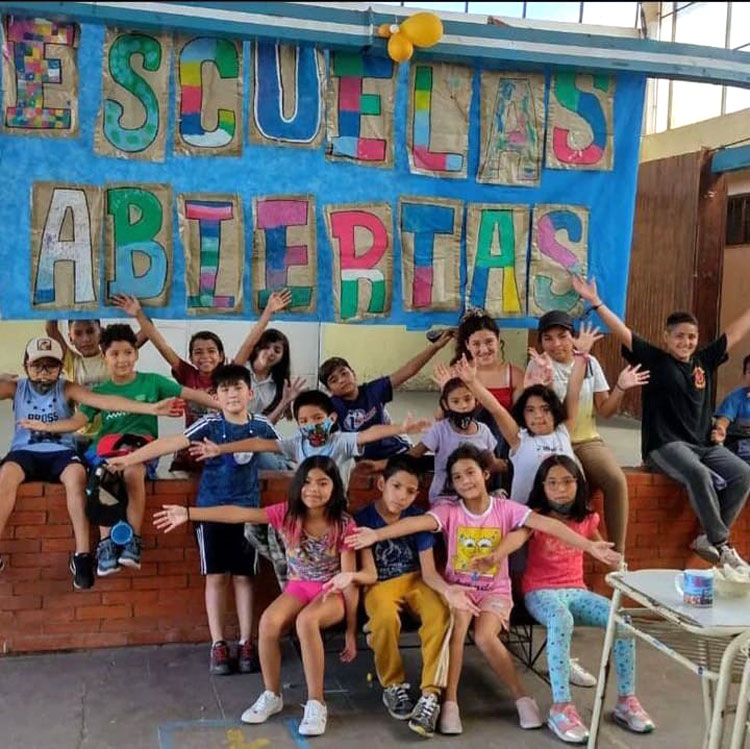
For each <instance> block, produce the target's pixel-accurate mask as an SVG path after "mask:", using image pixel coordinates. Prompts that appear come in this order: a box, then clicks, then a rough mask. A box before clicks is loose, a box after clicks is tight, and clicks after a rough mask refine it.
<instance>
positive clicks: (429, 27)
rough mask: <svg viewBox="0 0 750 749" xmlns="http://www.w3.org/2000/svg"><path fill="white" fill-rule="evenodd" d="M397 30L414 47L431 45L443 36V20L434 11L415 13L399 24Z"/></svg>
mask: <svg viewBox="0 0 750 749" xmlns="http://www.w3.org/2000/svg"><path fill="white" fill-rule="evenodd" d="M399 32H400V33H401V34H403V35H404V36H405V37H406V38H407V39H408V40H409V41H410V42H411V43H412V44H413V45H414V46H415V47H432V45H433V44H437V43H438V42H439V41H440V39H441V38H442V36H443V22H442V21H441V20H440V17H439V16H436V15H435V14H434V13H415V14H414V15H413V16H409V18H407V19H406V20H405V21H404V22H403V23H402V24H401V26H400V28H399Z"/></svg>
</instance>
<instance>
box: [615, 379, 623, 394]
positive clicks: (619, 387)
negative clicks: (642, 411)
mask: <svg viewBox="0 0 750 749" xmlns="http://www.w3.org/2000/svg"><path fill="white" fill-rule="evenodd" d="M613 390H621V391H622V392H623V393H624V392H625V388H624V387H622V386H621V385H620V383H619V382H616V383H615V386H614V388H613Z"/></svg>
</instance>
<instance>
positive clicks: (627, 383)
mask: <svg viewBox="0 0 750 749" xmlns="http://www.w3.org/2000/svg"><path fill="white" fill-rule="evenodd" d="M649 377H651V372H649V371H648V370H647V369H644V370H643V371H641V365H640V364H636V365H635V366H634V367H625V369H623V370H622V372H620V375H619V377H618V378H617V387H618V388H620V390H630V388H637V387H643V385H646V384H648V380H649Z"/></svg>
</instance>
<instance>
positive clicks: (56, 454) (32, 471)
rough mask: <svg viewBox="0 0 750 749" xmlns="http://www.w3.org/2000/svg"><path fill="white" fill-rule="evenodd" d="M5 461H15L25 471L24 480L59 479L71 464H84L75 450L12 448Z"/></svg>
mask: <svg viewBox="0 0 750 749" xmlns="http://www.w3.org/2000/svg"><path fill="white" fill-rule="evenodd" d="M3 463H15V464H16V465H17V466H19V467H20V468H21V470H22V471H23V473H24V481H59V480H60V475H61V474H62V472H63V471H64V470H65V469H66V468H67V467H68V466H69V465H71V464H75V463H77V464H78V465H83V464H82V463H81V459H80V458H79V457H78V456H77V455H76V454H75V452H74V451H73V450H67V449H66V450H11V451H10V452H9V453H8V454H7V455H6V456H5V457H4V458H3Z"/></svg>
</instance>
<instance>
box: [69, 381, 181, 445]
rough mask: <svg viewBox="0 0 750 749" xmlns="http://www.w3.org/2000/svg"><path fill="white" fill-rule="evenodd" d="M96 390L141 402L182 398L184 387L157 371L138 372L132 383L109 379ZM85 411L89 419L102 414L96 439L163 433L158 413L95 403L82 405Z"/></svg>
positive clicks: (95, 390) (82, 409)
mask: <svg viewBox="0 0 750 749" xmlns="http://www.w3.org/2000/svg"><path fill="white" fill-rule="evenodd" d="M93 390H94V392H95V393H100V394H101V395H119V396H121V397H123V398H130V399H131V400H135V401H140V402H141V403H158V402H159V401H160V400H163V399H164V398H176V397H178V396H179V395H180V393H181V392H182V386H181V385H178V384H177V383H176V382H175V381H174V380H170V379H168V378H167V377H162V376H161V375H158V374H154V373H153V372H137V373H136V375H135V377H134V378H133V380H132V381H131V382H126V383H124V384H122V385H118V384H115V383H114V382H112V380H107V382H104V383H102V384H101V385H97V386H96V387H95V388H94V389H93ZM81 411H82V412H83V413H84V414H85V415H86V416H87V417H88V418H89V420H91V419H93V418H94V416H96V415H97V414H101V418H102V425H101V428H100V430H99V432H98V434H97V435H96V440H95V442H98V441H99V440H100V439H101V438H102V437H104V436H105V435H106V434H140V435H143V436H146V437H153V438H156V437H158V436H159V421H158V418H157V417H156V416H151V415H149V414H132V413H127V412H125V411H100V410H99V409H98V408H94V407H93V406H81Z"/></svg>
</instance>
